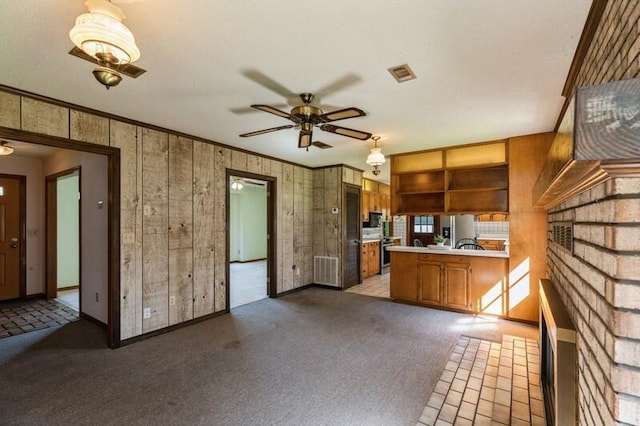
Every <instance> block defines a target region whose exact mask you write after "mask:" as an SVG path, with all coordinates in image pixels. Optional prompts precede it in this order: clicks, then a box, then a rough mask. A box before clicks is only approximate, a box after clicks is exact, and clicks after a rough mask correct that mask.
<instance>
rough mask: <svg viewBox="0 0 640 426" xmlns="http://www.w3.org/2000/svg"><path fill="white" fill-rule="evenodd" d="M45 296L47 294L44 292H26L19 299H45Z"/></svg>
mask: <svg viewBox="0 0 640 426" xmlns="http://www.w3.org/2000/svg"><path fill="white" fill-rule="evenodd" d="M46 298H47V296H46V295H45V294H44V293H36V294H27V295H26V296H24V297H22V298H20V299H46ZM14 300H16V299H14Z"/></svg>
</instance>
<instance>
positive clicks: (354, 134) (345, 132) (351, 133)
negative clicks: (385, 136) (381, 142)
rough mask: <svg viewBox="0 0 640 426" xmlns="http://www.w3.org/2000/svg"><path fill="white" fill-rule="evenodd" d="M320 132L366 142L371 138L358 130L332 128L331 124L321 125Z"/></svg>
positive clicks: (368, 134) (369, 134)
mask: <svg viewBox="0 0 640 426" xmlns="http://www.w3.org/2000/svg"><path fill="white" fill-rule="evenodd" d="M320 130H324V131H325V132H331V133H335V134H337V135H342V136H348V137H350V138H354V139H360V140H361V141H366V140H367V139H370V138H371V133H367V132H361V131H360V130H354V129H347V128H346V127H340V126H334V125H333V124H323V125H322V126H320Z"/></svg>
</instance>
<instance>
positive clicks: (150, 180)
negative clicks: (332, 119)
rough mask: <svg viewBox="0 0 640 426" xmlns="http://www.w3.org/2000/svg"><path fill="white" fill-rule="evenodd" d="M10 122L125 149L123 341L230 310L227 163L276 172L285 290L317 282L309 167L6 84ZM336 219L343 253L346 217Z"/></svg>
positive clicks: (1, 99) (280, 279)
mask: <svg viewBox="0 0 640 426" xmlns="http://www.w3.org/2000/svg"><path fill="white" fill-rule="evenodd" d="M0 126H2V127H7V128H12V129H18V130H25V131H30V132H34V133H38V134H41V135H49V136H56V137H62V138H67V139H70V140H77V141H83V142H88V143H93V144H99V145H109V146H112V147H115V148H119V149H120V161H121V164H120V165H121V167H120V169H121V176H120V181H121V182H120V183H121V191H120V193H121V199H120V207H121V210H120V216H121V217H120V220H121V235H120V253H121V259H120V288H121V291H120V310H121V312H120V315H121V318H120V321H121V330H120V331H121V338H122V339H123V340H126V339H129V338H132V337H135V336H139V335H141V334H144V333H148V332H150V331H154V330H158V329H162V328H165V327H168V326H170V325H174V324H179V323H181V322H185V321H188V320H190V319H192V318H197V317H201V316H204V315H208V314H212V313H216V312H221V311H224V310H225V309H226V305H227V300H226V286H227V283H226V275H225V271H226V265H225V261H226V204H225V203H226V191H227V187H226V170H227V169H234V170H238V171H246V172H251V173H255V174H259V175H264V176H269V177H274V178H275V179H276V194H275V196H276V204H277V214H276V218H275V220H276V221H277V226H276V233H277V234H276V235H275V238H276V241H277V249H276V256H277V260H278V261H277V264H276V280H277V291H278V293H282V292H285V291H289V290H293V289H296V288H299V287H302V286H305V285H308V284H311V283H312V281H313V255H314V250H315V248H316V246H315V244H314V241H315V239H314V235H321V236H323V237H324V234H323V233H314V231H316V228H315V224H316V222H315V219H314V218H315V216H314V202H315V198H314V191H315V189H316V181H315V178H316V176H317V175H316V173H317V172H315V171H313V170H311V169H309V168H306V167H302V166H297V165H293V164H290V163H286V162H281V161H278V160H275V159H270V158H264V157H261V156H259V155H254V154H251V153H247V152H243V151H237V150H234V149H231V148H228V147H225V146H221V145H217V144H215V143H208V142H205V141H201V140H192V139H189V138H186V137H182V136H179V135H177V134H173V133H171V132H168V131H167V132H165V131H159V130H155V129H150V128H146V127H144V126H137V125H135V124H130V123H125V122H121V121H118V120H115V119H110V118H107V117H103V116H100V115H97V114H91V113H88V112H85V111H78V110H75V109H73V108H66V107H63V106H60V105H57V104H54V103H48V102H45V101H42V100H40V99H35V98H31V97H27V96H20V95H17V94H14V93H10V92H4V91H0ZM292 149H297V148H295V145H292ZM343 169H344V170H343ZM346 169H348V168H343V167H334V168H332V169H329V170H330V171H328V172H327V175H328V178H327V182H329V183H330V185H331V186H330V188H329V191H327V192H328V193H330V194H331V199H332V201H331V202H330V203H328V204H327V205H329V204H330V205H338V206H340V204H338V203H339V202H340V200H339V199H338V195H339V194H341V191H339V188H340V185H341V182H342V178H343V174H345V175H348V177H349V179H351V180H353V181H358V182H359V181H360V179H361V176H360V177H356V175H357V172H355V171H352V170H350V169H349V171H345V170H346ZM321 173H322V174H323V175H324V173H325V172H324V169H323V170H322V171H321ZM323 182H324V179H323ZM321 189H323V188H322V187H321ZM323 194H324V192H323ZM330 219H331V220H330V222H331V223H332V224H333V225H332V226H333V232H332V234H331V235H332V238H330V241H331V243H330V245H331V246H332V249H331V250H330V251H331V253H333V254H337V255H339V253H340V250H339V247H340V243H341V239H340V235H341V234H340V232H339V231H340V228H339V225H340V221H339V220H338V217H337V216H335V215H334V216H331V217H330ZM43 290H44V289H43ZM104 303H106V298H105V302H104ZM145 310H148V313H149V314H150V315H149V317H148V318H144V317H145V315H144V313H145Z"/></svg>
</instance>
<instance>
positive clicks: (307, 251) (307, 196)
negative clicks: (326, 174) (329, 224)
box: [296, 169, 314, 285]
mask: <svg viewBox="0 0 640 426" xmlns="http://www.w3.org/2000/svg"><path fill="white" fill-rule="evenodd" d="M313 223H314V220H313V171H312V170H311V169H304V230H303V231H302V233H303V235H304V249H303V253H304V277H303V282H302V284H304V285H306V284H310V283H312V282H313V240H314V234H313ZM296 232H299V231H298V230H297V231H296Z"/></svg>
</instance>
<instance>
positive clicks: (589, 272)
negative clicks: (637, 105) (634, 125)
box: [547, 0, 640, 425]
mask: <svg viewBox="0 0 640 426" xmlns="http://www.w3.org/2000/svg"><path fill="white" fill-rule="evenodd" d="M639 18H640V2H637V1H626V0H609V2H608V4H607V7H606V10H605V12H604V16H603V18H602V21H601V22H600V25H599V27H598V30H597V33H596V36H595V38H594V40H593V43H592V45H591V47H590V50H589V52H588V53H587V56H586V58H585V62H584V64H583V66H582V68H581V70H580V72H579V74H578V79H577V87H581V86H590V85H594V84H600V83H605V82H610V81H617V80H624V79H629V78H635V77H638V76H639V74H640V57H639V56H638V52H639V51H640V37H638V35H639V30H640V28H639V26H640V23H639V21H638V20H639ZM638 143H640V141H638ZM548 213H549V222H550V225H552V224H553V223H554V222H571V223H573V233H574V247H573V253H572V252H571V251H569V250H568V249H565V248H563V247H561V246H560V245H558V244H555V243H554V242H553V241H551V239H550V240H549V242H548V249H547V269H548V273H549V276H550V278H551V279H552V280H553V281H554V283H556V285H557V286H558V287H559V291H560V293H561V297H562V298H563V300H564V302H565V304H566V305H567V307H568V309H569V312H570V313H571V316H572V317H573V320H574V322H575V324H576V327H577V329H578V348H579V349H578V351H579V353H578V369H579V378H578V393H579V396H578V404H579V409H578V410H579V412H578V416H579V422H580V424H585V425H609V424H616V423H618V424H640V179H638V178H625V179H620V178H619V179H612V180H609V181H607V182H604V183H602V184H600V185H598V186H596V187H594V188H592V189H590V190H589V191H586V192H584V193H582V194H580V195H577V196H575V197H573V198H571V199H569V200H567V201H566V202H564V203H562V204H561V205H559V206H556V207H554V208H552V209H551V210H550V211H549V212H548Z"/></svg>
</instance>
